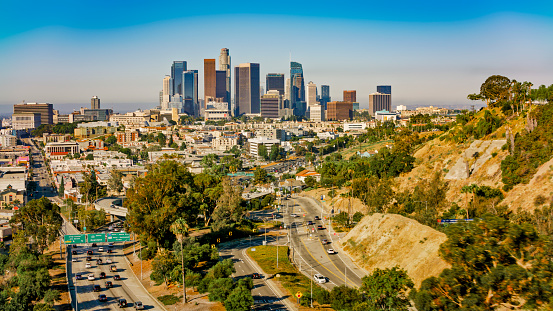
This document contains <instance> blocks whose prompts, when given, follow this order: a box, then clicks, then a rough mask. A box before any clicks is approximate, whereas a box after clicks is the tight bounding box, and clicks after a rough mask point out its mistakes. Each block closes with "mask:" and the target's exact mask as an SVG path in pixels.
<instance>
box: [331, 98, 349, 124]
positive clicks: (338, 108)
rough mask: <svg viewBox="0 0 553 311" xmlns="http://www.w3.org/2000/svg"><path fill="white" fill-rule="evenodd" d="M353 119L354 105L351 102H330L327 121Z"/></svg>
mask: <svg viewBox="0 0 553 311" xmlns="http://www.w3.org/2000/svg"><path fill="white" fill-rule="evenodd" d="M352 118H353V104H352V103H351V102H328V103H327V109H326V119H327V120H328V121H341V120H351V119H352Z"/></svg>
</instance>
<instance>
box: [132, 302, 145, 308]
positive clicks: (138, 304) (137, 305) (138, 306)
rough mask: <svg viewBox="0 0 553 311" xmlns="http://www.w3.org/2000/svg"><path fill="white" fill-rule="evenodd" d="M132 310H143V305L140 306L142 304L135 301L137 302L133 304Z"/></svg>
mask: <svg viewBox="0 0 553 311" xmlns="http://www.w3.org/2000/svg"><path fill="white" fill-rule="evenodd" d="M134 308H135V309H136V310H144V305H143V304H142V302H140V301H137V302H135V303H134Z"/></svg>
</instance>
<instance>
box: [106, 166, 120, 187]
mask: <svg viewBox="0 0 553 311" xmlns="http://www.w3.org/2000/svg"><path fill="white" fill-rule="evenodd" d="M108 187H109V188H110V189H111V190H113V191H115V192H121V191H122V190H123V173H121V171H120V170H117V169H112V170H111V171H110V172H109V179H108Z"/></svg>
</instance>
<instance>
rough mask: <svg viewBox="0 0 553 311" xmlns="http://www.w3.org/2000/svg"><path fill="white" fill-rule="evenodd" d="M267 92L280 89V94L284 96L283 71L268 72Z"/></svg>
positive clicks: (266, 80)
mask: <svg viewBox="0 0 553 311" xmlns="http://www.w3.org/2000/svg"><path fill="white" fill-rule="evenodd" d="M265 86H266V87H267V92H269V91H273V90H274V91H278V93H279V94H280V96H284V93H285V92H284V74H283V73H268V74H267V77H266V79H265Z"/></svg>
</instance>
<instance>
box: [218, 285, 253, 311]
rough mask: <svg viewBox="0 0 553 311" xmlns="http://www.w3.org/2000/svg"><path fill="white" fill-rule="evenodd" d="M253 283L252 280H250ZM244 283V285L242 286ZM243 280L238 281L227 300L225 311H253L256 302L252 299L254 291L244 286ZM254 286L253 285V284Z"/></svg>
mask: <svg viewBox="0 0 553 311" xmlns="http://www.w3.org/2000/svg"><path fill="white" fill-rule="evenodd" d="M250 281H251V279H250ZM240 283H242V284H240ZM243 283H244V282H243V280H240V281H238V286H236V287H235V288H234V289H233V290H232V292H231V293H230V294H229V295H228V297H227V299H226V300H225V303H224V304H225V309H227V310H228V311H249V310H251V308H252V306H253V304H254V300H253V297H252V291H251V289H250V288H248V287H247V286H245V285H243ZM252 285H253V283H252Z"/></svg>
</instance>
